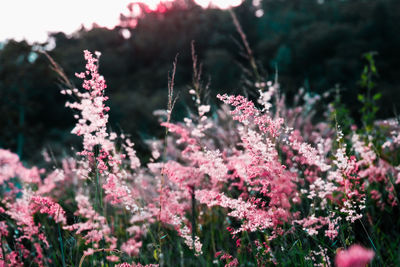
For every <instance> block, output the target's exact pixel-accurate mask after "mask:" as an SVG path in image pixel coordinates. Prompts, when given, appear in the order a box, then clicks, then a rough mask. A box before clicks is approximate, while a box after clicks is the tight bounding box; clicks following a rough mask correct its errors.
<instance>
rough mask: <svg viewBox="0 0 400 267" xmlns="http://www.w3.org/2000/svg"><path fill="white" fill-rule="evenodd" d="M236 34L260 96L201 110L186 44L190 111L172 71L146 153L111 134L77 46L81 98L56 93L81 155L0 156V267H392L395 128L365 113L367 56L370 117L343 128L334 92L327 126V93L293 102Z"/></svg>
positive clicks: (2, 152)
mask: <svg viewBox="0 0 400 267" xmlns="http://www.w3.org/2000/svg"><path fill="white" fill-rule="evenodd" d="M234 19H235V17H234ZM236 26H237V27H238V30H239V32H241V28H240V25H238V23H237V25H236ZM242 37H243V40H242V41H243V43H244V45H245V47H247V48H248V52H249V53H248V54H249V55H250V57H249V59H250V66H251V67H250V68H249V71H250V72H251V73H253V74H254V75H253V76H249V77H250V78H249V82H251V84H252V86H253V87H254V88H256V90H254V92H252V94H238V95H231V94H218V95H217V96H216V98H215V102H216V103H219V104H217V105H211V104H209V102H207V101H206V100H205V99H206V98H205V97H204V96H205V94H206V91H207V87H206V86H205V85H204V84H203V82H202V77H201V71H200V65H199V63H198V62H197V58H196V54H195V50H194V44H193V45H192V54H193V84H192V85H190V86H189V88H188V90H187V92H180V93H181V94H187V95H189V96H190V97H191V98H192V99H193V103H190V106H189V109H190V112H188V115H187V116H186V117H185V118H184V119H183V120H182V121H177V120H175V119H174V104H175V103H176V101H177V98H176V95H177V93H176V92H175V91H174V82H175V74H176V72H175V69H176V67H177V66H178V67H179V63H177V61H175V62H174V64H173V67H172V71H171V73H170V75H169V82H168V89H169V90H168V92H165V93H166V94H168V99H169V100H168V103H166V109H165V110H161V111H160V110H159V111H157V112H155V113H156V114H157V116H158V119H159V121H160V128H162V129H164V130H165V136H164V137H163V138H161V139H156V138H153V139H150V140H148V142H147V143H148V147H149V150H150V153H149V156H148V157H141V156H140V155H139V153H137V152H136V150H135V144H134V143H133V142H132V141H131V139H130V137H129V135H128V134H124V133H123V132H122V131H114V130H113V129H111V127H110V126H109V115H108V112H109V110H110V108H109V107H108V106H107V100H108V97H107V90H112V88H110V89H109V88H107V83H106V79H107V77H103V76H102V75H101V74H100V72H99V71H100V70H99V62H100V61H101V54H100V53H99V52H95V53H92V52H89V51H87V50H85V51H84V58H85V60H86V66H85V68H84V69H83V67H82V70H81V71H80V72H77V73H76V77H77V78H79V79H81V80H82V86H81V88H63V89H62V90H61V94H63V95H64V96H65V100H66V104H65V106H66V107H67V108H68V109H70V110H71V117H72V116H73V117H74V118H75V120H76V125H75V127H74V128H73V130H72V131H71V134H72V135H76V136H78V137H79V138H81V141H82V145H81V147H77V148H75V152H72V153H70V156H67V153H66V156H65V157H64V158H57V159H56V158H53V157H51V155H50V154H48V153H45V156H44V159H43V162H44V163H43V165H42V166H40V167H36V166H29V165H28V164H25V163H22V162H21V161H20V159H19V157H18V156H17V155H16V154H14V153H13V152H11V151H9V150H6V149H0V196H1V198H0V200H1V201H0V241H1V246H0V266H1V267H6V266H10V267H11V266H63V267H65V266H119V267H128V266H338V267H350V266H367V265H368V266H375V265H376V266H398V265H399V264H400V258H399V256H398V255H400V254H399V252H400V251H399V240H400V235H399V231H400V221H399V220H398V218H399V217H398V216H399V193H398V192H399V190H400V149H399V148H400V135H399V130H400V125H399V121H398V120H397V119H387V120H377V119H374V117H373V115H374V111H373V110H372V109H371V107H373V106H374V105H376V103H375V102H374V101H375V99H374V98H373V96H372V94H373V93H374V90H375V88H374V86H371V81H372V79H373V78H374V75H373V74H374V67H373V66H374V61H373V57H372V56H371V55H367V56H366V58H367V61H368V64H367V65H366V67H365V70H364V72H363V76H362V77H361V80H362V81H364V82H365V89H366V92H361V93H360V95H365V98H363V101H364V102H363V103H364V107H365V109H364V111H363V112H364V113H363V115H365V114H372V117H371V116H369V117H366V116H363V121H362V123H361V124H360V125H355V124H351V125H348V124H347V121H346V116H349V114H347V113H346V111H345V109H343V107H342V104H341V102H340V96H339V95H337V96H336V100H335V101H334V102H332V103H331V104H330V105H325V106H323V108H322V109H321V110H322V111H321V112H320V114H319V115H320V117H322V118H323V119H318V118H316V116H315V115H316V113H317V112H319V111H318V106H319V103H321V101H322V99H323V98H324V96H319V95H313V94H310V92H305V90H303V89H300V90H299V92H298V94H297V95H296V96H295V98H294V100H293V103H290V104H289V103H288V101H287V99H286V98H285V95H284V94H283V93H282V90H281V87H280V84H279V77H278V76H276V77H275V78H274V79H264V78H262V76H260V75H257V74H258V73H259V72H258V66H257V64H255V63H254V62H255V61H254V59H253V58H252V56H251V55H252V54H251V50H250V48H249V46H248V44H247V42H246V38H245V36H244V34H243V35H242ZM252 62H253V63H254V64H252ZM53 64H55V63H53ZM55 67H56V66H55ZM77 71H79V70H77ZM178 101H179V100H178ZM160 108H163V107H160ZM364 117H365V119H364ZM371 118H372V119H371ZM133 123H134V122H133ZM66 151H68V149H67V148H66ZM76 151H78V152H76Z"/></svg>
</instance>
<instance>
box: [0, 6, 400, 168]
mask: <svg viewBox="0 0 400 267" xmlns="http://www.w3.org/2000/svg"><path fill="white" fill-rule="evenodd" d="M5 2H7V1H5ZM2 5H5V6H6V5H7V4H5V3H4V4H3V3H2ZM36 8H38V9H41V8H45V7H43V6H41V5H38V6H37V7H36ZM79 8H80V7H79V6H76V9H77V10H79ZM232 9H233V11H234V12H235V14H236V15H237V17H238V20H239V21H240V23H241V25H242V27H243V30H244V32H245V33H246V35H247V39H248V41H249V43H250V46H251V48H252V49H253V52H254V56H255V58H256V60H257V63H258V64H259V65H260V66H263V73H262V74H263V75H264V76H265V77H266V78H268V79H274V78H275V76H276V74H277V73H278V79H279V82H280V84H281V90H282V92H283V93H285V94H286V96H287V99H288V101H289V103H290V101H291V99H292V98H293V96H294V95H295V94H296V93H297V92H298V90H299V88H300V87H302V88H304V90H306V91H307V92H310V93H312V94H320V95H323V94H324V93H326V92H333V91H335V90H336V89H337V88H339V91H340V94H341V101H342V102H343V103H344V104H345V105H346V106H347V107H348V108H349V109H350V112H351V114H352V116H353V117H355V118H357V117H359V116H360V112H359V110H360V108H361V104H360V103H359V102H358V101H357V95H358V93H359V92H360V86H359V84H358V81H359V80H360V75H361V73H362V70H363V66H364V65H365V63H366V62H365V61H364V60H363V57H362V55H363V54H364V53H367V52H370V51H375V52H376V53H377V55H376V56H375V63H376V66H377V69H378V73H379V77H378V79H377V87H376V88H377V91H379V92H380V93H381V94H382V97H381V99H380V100H379V112H378V114H377V116H378V118H389V117H394V116H395V115H396V113H397V111H398V110H400V88H399V85H400V82H399V75H400V64H399V63H400V62H399V59H400V50H399V47H400V34H399V33H400V32H399V31H400V30H399V29H400V1H398V0H348V1H346V0H325V1H322V0H258V1H257V0H245V1H243V2H242V3H241V4H239V5H236V6H234V7H233V8H232ZM32 12H35V10H32ZM58 12H63V10H58ZM110 12H112V11H111V10H110ZM110 15H112V16H118V15H119V14H110ZM15 16H21V17H19V19H20V22H21V23H25V24H26V25H27V27H28V25H29V23H30V22H29V20H24V18H23V14H22V15H21V14H15ZM71 20H73V15H72V14H71ZM48 23H49V24H51V23H52V22H51V21H48ZM7 27H9V26H8V25H7V24H4V23H3V25H2V26H1V30H0V31H4V32H5V31H6V28H7ZM192 40H194V41H195V47H196V52H197V55H198V59H199V61H200V62H202V66H203V69H202V73H203V80H204V82H205V83H209V101H210V104H212V105H216V104H217V101H215V96H216V94H217V93H225V92H231V93H232V92H233V93H235V92H237V93H245V94H250V97H251V92H252V91H251V90H249V91H247V92H242V91H239V90H238V88H249V89H251V88H250V87H251V85H246V77H244V76H243V75H242V73H243V71H242V68H245V65H246V64H247V63H248V62H247V59H246V58H245V57H243V51H242V50H241V47H240V45H239V44H240V36H239V34H238V33H237V31H236V29H235V26H234V24H233V22H232V18H231V15H230V13H229V11H228V10H227V9H220V8H216V7H211V6H210V7H208V8H204V6H200V5H198V3H196V2H194V1H192V0H177V1H173V2H166V3H161V4H156V5H153V6H152V7H151V8H150V7H149V6H146V5H145V4H130V5H127V7H126V9H125V10H123V11H121V15H120V16H119V20H118V21H117V25H116V26H115V27H102V26H100V25H96V24H95V25H92V26H90V27H87V26H86V27H85V26H82V27H81V28H80V29H78V30H76V31H74V32H73V33H64V32H62V31H61V30H60V31H55V30H53V31H52V32H51V33H50V34H49V36H48V38H47V39H46V41H35V40H21V39H18V38H17V40H14V39H13V38H12V37H11V38H9V39H8V40H4V41H2V42H1V43H0V147H2V148H7V149H11V150H12V151H15V152H17V153H18V154H19V155H20V156H21V157H22V159H23V160H25V161H30V162H34V163H38V162H40V161H41V153H42V151H43V149H47V150H48V151H50V152H51V153H53V155H55V156H57V155H63V154H69V153H72V150H67V151H65V147H79V140H78V139H75V138H76V137H74V136H73V135H71V134H70V130H71V129H72V128H73V125H74V123H75V121H74V119H73V114H72V113H71V111H70V110H68V109H66V108H65V107H64V104H65V102H66V101H67V100H68V99H67V97H66V96H65V95H62V94H60V89H62V88H63V86H62V83H60V81H59V77H58V75H57V74H56V73H55V72H54V71H53V70H52V69H51V67H50V63H49V60H48V59H47V58H46V56H44V55H43V54H41V53H40V52H39V51H40V50H46V51H47V53H48V54H49V55H50V56H51V57H52V58H54V60H55V61H56V62H58V64H59V65H60V66H61V67H62V68H63V70H64V71H65V73H66V74H67V76H68V77H69V78H70V79H71V81H72V82H73V83H74V85H75V86H76V87H78V88H79V87H80V82H79V81H78V80H77V79H75V78H74V73H75V72H80V71H82V70H83V69H84V64H85V63H84V59H83V50H84V49H88V50H91V51H101V53H102V56H101V58H100V72H101V73H102V74H103V75H104V77H105V78H106V80H107V84H108V88H107V91H106V94H107V95H108V96H109V97H110V99H109V101H108V105H109V106H110V108H111V111H110V125H111V127H112V128H113V130H115V131H117V132H124V133H126V134H129V135H131V136H132V139H133V140H134V141H135V143H136V148H137V150H138V152H139V153H141V154H142V155H146V153H147V150H146V145H145V140H148V139H151V138H154V137H157V136H160V135H162V133H163V131H162V128H161V127H160V126H159V124H158V121H157V118H156V117H155V116H154V114H153V111H154V110H159V109H165V107H166V103H167V83H168V72H169V71H170V70H171V68H172V63H173V61H174V58H175V56H176V55H177V54H178V65H177V73H176V82H175V90H176V92H180V96H179V100H178V102H177V106H176V109H175V110H174V114H173V118H174V119H176V120H177V119H179V118H181V117H183V116H184V115H186V114H187V113H188V112H189V109H188V107H189V106H190V105H191V101H190V99H189V96H188V94H187V85H188V84H190V83H191V81H192V57H191V42H192ZM243 85H246V86H243ZM241 90H242V89H241ZM333 97H334V96H332V97H331V98H329V97H328V98H326V99H325V100H324V101H327V102H329V101H332V98H333ZM356 123H357V121H356Z"/></svg>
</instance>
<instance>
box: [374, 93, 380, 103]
mask: <svg viewBox="0 0 400 267" xmlns="http://www.w3.org/2000/svg"><path fill="white" fill-rule="evenodd" d="M381 97H382V94H381V93H376V94H374V96H373V97H372V99H373V100H375V101H377V100H379V99H381Z"/></svg>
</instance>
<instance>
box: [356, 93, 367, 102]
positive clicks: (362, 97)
mask: <svg viewBox="0 0 400 267" xmlns="http://www.w3.org/2000/svg"><path fill="white" fill-rule="evenodd" d="M357 98H358V100H359V101H360V102H363V103H364V100H365V97H364V95H361V94H359V95H358V96H357Z"/></svg>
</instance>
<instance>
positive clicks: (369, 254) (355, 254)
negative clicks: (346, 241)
mask: <svg viewBox="0 0 400 267" xmlns="http://www.w3.org/2000/svg"><path fill="white" fill-rule="evenodd" d="M374 255H375V253H374V251H372V250H370V249H366V248H364V247H362V246H360V245H357V244H356V245H352V246H351V247H350V248H349V249H348V250H341V251H339V252H338V253H337V254H336V258H335V263H336V266H337V267H364V266H366V265H367V264H368V263H369V262H370V261H371V260H372V259H373V258H374Z"/></svg>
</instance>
